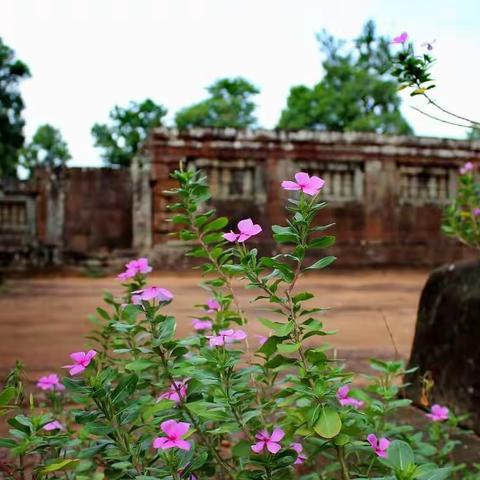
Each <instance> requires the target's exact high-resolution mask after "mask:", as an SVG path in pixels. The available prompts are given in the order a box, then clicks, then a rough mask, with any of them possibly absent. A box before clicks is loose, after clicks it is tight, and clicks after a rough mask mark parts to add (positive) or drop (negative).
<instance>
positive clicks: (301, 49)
mask: <svg viewBox="0 0 480 480" xmlns="http://www.w3.org/2000/svg"><path fill="white" fill-rule="evenodd" d="M369 18H373V19H375V21H376V22H377V25H378V28H379V30H380V32H381V33H382V34H386V35H390V36H393V35H396V34H398V33H400V32H402V31H408V32H409V33H410V35H411V37H412V38H413V39H414V40H415V41H416V42H418V44H420V43H422V42H424V41H429V40H432V39H436V40H437V43H436V48H435V55H436V57H437V59H438V63H437V65H436V67H435V69H434V76H435V78H436V79H437V81H438V88H437V89H436V90H435V96H436V98H437V99H438V100H440V101H441V103H442V104H444V105H445V106H446V107H447V108H451V109H453V110H455V111H456V112H458V113H461V114H464V115H466V116H473V117H475V116H477V117H479V116H480V108H479V107H480V101H479V99H480V93H479V88H478V84H479V78H480V67H479V63H480V61H479V53H478V52H479V49H480V0H423V1H419V0H396V1H394V0H0V36H2V37H3V39H4V41H5V42H6V43H7V44H8V45H9V46H11V47H12V48H13V49H14V50H15V51H16V52H17V55H18V57H19V58H20V59H22V60H23V61H25V62H26V63H27V64H28V65H29V66H30V68H31V71H32V78H31V79H29V80H27V81H25V82H24V83H23V84H22V87H21V89H22V93H23V96H24V99H25V103H26V110H25V118H26V121H27V135H28V136H30V135H31V134H32V133H33V132H34V131H35V129H36V128H37V127H38V125H40V124H42V123H51V124H52V125H54V126H56V127H58V128H60V129H61V131H62V133H63V135H64V137H65V138H66V140H67V142H68V144H69V147H70V150H71V152H72V154H73V157H74V160H73V162H72V164H74V165H99V164H101V160H100V156H99V151H98V150H96V149H94V148H93V142H92V137H91V134H90V128H91V126H92V125H93V124H94V123H95V122H103V121H106V120H107V117H108V112H109V111H110V110H111V108H112V107H113V106H114V105H116V104H119V105H126V104H127V103H128V102H129V101H130V100H136V101H140V100H143V99H145V98H146V97H151V98H153V99H154V100H155V101H157V102H159V103H162V104H163V105H165V106H166V107H167V108H168V110H169V119H172V118H173V114H174V112H175V111H176V110H178V109H179V108H181V107H183V106H186V105H189V104H191V103H193V102H196V101H199V100H201V99H203V98H204V97H205V90H204V89H205V87H206V86H207V85H209V84H211V83H212V82H213V81H215V80H216V79H217V78H219V77H224V76H237V75H241V76H244V77H246V78H247V79H248V80H250V81H252V82H253V83H254V84H256V85H257V86H258V87H259V88H260V89H261V94H260V95H258V96H257V97H256V101H257V103H258V110H257V115H258V118H259V123H260V125H261V126H263V127H267V128H271V127H273V126H274V125H275V124H276V122H277V120H278V117H279V114H280V111H281V110H282V108H283V107H284V105H285V101H286V98H287V95H288V91H289V89H290V87H291V86H292V85H296V84H307V85H312V84H314V83H316V82H317V81H319V79H320V78H321V66H320V62H321V56H320V53H319V51H318V46H317V43H316V40H315V32H318V31H320V30H321V29H322V28H326V29H327V30H328V31H329V32H331V33H332V34H334V35H335V36H339V37H343V38H347V39H348V38H350V39H351V38H353V37H355V36H356V35H357V34H358V33H359V32H360V29H361V27H362V25H363V24H364V22H365V21H366V20H367V19H369ZM409 105H418V100H416V99H410V98H409V97H405V101H404V105H403V110H404V113H405V115H406V116H407V118H408V120H409V121H410V122H411V124H412V125H413V127H414V129H415V132H416V133H417V134H419V135H432V136H446V137H460V138H463V137H464V136H465V131H464V130H462V129H460V128H456V127H449V126H446V125H442V124H440V123H437V122H435V121H433V120H429V119H428V118H425V117H423V116H422V115H420V114H418V113H416V112H414V111H413V110H412V109H411V108H410V107H409Z"/></svg>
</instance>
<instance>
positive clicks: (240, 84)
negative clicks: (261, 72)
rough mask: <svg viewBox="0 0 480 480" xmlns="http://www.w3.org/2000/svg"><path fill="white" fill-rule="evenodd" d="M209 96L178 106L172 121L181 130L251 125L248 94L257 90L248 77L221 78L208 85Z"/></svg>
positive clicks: (252, 106) (251, 94) (253, 118)
mask: <svg viewBox="0 0 480 480" xmlns="http://www.w3.org/2000/svg"><path fill="white" fill-rule="evenodd" d="M207 91H208V93H209V94H210V97H209V98H207V99H206V100H203V101H201V102H199V103H196V104H194V105H191V106H190V107H186V108H184V109H183V110H180V111H179V112H178V113H177V114H176V116H175V123H176V125H177V127H178V128H179V129H181V130H184V129H187V128H194V127H210V128H226V127H232V128H247V127H251V126H254V125H255V124H256V123H257V119H256V118H255V116H254V115H253V112H254V110H255V107H256V105H255V103H254V102H252V100H251V97H252V96H253V95H256V94H258V93H259V92H260V91H259V90H258V88H257V87H255V86H254V85H252V84H251V83H250V82H248V81H247V80H245V79H243V78H240V77H237V78H222V79H220V80H218V81H217V82H215V83H214V84H212V85H210V87H208V88H207Z"/></svg>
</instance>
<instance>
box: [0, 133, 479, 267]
mask: <svg viewBox="0 0 480 480" xmlns="http://www.w3.org/2000/svg"><path fill="white" fill-rule="evenodd" d="M468 160H471V161H476V162H479V161H480V142H468V141H455V140H443V139H431V138H419V137H394V136H381V135H374V134H358V133H357V134H355V133H348V134H339V133H318V132H317V133H315V132H296V133H289V134H287V133H285V132H283V133H282V132H275V131H262V130H260V131H241V132H237V131H235V130H229V129H227V130H216V131H213V130H208V129H206V130H192V131H190V132H184V133H181V132H177V131H175V130H166V129H159V130H155V131H154V132H152V134H151V136H150V139H149V141H148V142H147V144H146V146H145V148H144V150H143V152H142V154H141V155H139V156H138V157H137V158H136V159H135V160H134V162H133V163H132V167H131V169H130V170H129V169H113V168H68V169H63V170H54V171H52V170H50V171H48V170H38V171H37V172H36V173H35V175H34V176H33V178H32V179H31V180H29V181H26V182H22V181H11V180H0V270H1V269H8V270H22V269H28V268H36V267H39V268H42V267H49V266H55V265H56V266H61V265H64V264H74V265H76V264H81V263H82V262H89V261H96V262H97V263H98V262H100V263H101V264H102V265H103V264H105V265H106V264H111V263H112V262H113V263H114V264H116V265H118V264H119V263H121V262H122V261H124V260H126V259H127V258H128V257H131V256H134V255H139V254H145V255H148V256H149V257H150V258H151V259H152V260H154V261H155V263H156V264H157V266H158V267H159V268H165V269H167V268H176V269H178V268H183V267H187V266H188V262H187V258H186V257H185V255H184V254H185V246H184V245H183V244H181V243H180V242H178V241H177V240H175V239H174V238H173V237H172V236H171V235H169V233H171V231H172V225H171V224H170V223H169V222H168V216H169V213H168V212H167V209H166V207H167V204H168V203H169V201H170V199H169V198H167V196H165V194H164V191H165V190H167V189H169V188H171V187H173V186H174V182H173V181H172V180H171V179H170V177H169V176H170V174H171V172H172V171H173V170H174V169H175V168H177V167H178V165H179V162H183V163H184V165H186V167H187V168H193V167H195V168H200V169H202V170H203V171H204V172H205V173H206V174H207V176H208V179H209V183H210V186H211V189H212V193H213V198H214V200H213V202H212V203H213V205H214V206H215V207H216V208H217V209H218V213H219V214H220V215H226V216H227V217H229V218H230V219H231V221H232V226H235V224H236V222H237V221H238V220H240V219H242V218H246V217H252V218H254V219H255V220H256V221H258V222H259V223H261V224H262V226H263V227H264V231H265V234H264V235H262V236H261V237H257V238H255V239H252V243H257V245H258V247H259V248H261V249H263V251H264V252H270V251H271V250H272V247H273V243H272V241H271V237H270V236H269V232H270V227H271V225H274V224H281V223H282V222H283V218H284V203H285V199H286V197H287V194H286V192H284V191H282V189H281V188H280V182H281V181H282V180H284V179H288V178H292V177H293V174H294V173H295V172H296V171H298V170H306V171H308V172H310V173H312V174H316V175H319V176H321V177H323V178H325V180H326V186H325V188H324V190H323V196H324V198H325V199H326V200H328V201H329V206H328V208H326V209H325V210H323V211H322V213H321V221H322V223H331V222H335V223H336V225H335V226H334V227H333V228H332V230H331V232H332V234H335V235H336V236H337V245H336V246H335V247H334V248H332V249H331V251H330V252H329V253H333V254H336V255H337V256H338V257H339V261H338V263H337V265H338V267H342V266H344V267H352V266H353V267H357V266H376V265H378V266H402V267H417V266H434V265H440V264H442V263H445V262H449V261H451V260H458V259H462V258H468V257H469V256H473V252H472V251H470V250H469V249H467V248H464V247H462V246H461V245H460V244H459V243H458V242H456V241H455V240H453V239H448V238H446V237H445V236H444V235H442V234H441V232H440V223H441V212H442V209H443V207H444V206H445V205H446V204H447V203H448V202H449V201H450V200H451V199H452V198H453V196H454V195H455V189H456V181H457V175H458V168H459V166H461V165H462V164H463V163H465V162H466V161H468Z"/></svg>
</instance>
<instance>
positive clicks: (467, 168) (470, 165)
mask: <svg viewBox="0 0 480 480" xmlns="http://www.w3.org/2000/svg"><path fill="white" fill-rule="evenodd" d="M473 168H474V167H473V163H472V162H467V163H466V164H465V165H463V167H461V168H460V174H461V175H465V174H467V173H468V172H471V171H472V170H473Z"/></svg>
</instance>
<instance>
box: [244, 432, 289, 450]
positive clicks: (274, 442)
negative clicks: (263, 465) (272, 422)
mask: <svg viewBox="0 0 480 480" xmlns="http://www.w3.org/2000/svg"><path fill="white" fill-rule="evenodd" d="M284 436H285V432H284V431H283V430H282V429H281V428H275V429H274V430H273V432H272V434H271V435H270V434H269V433H268V431H267V430H261V431H260V432H258V433H257V434H256V435H255V438H256V439H257V440H259V441H258V442H257V443H254V444H253V445H252V446H251V449H252V450H253V451H254V452H255V453H260V452H261V451H262V450H263V449H264V448H265V447H266V448H267V450H268V451H269V452H270V453H277V452H279V451H280V449H281V448H282V446H281V445H280V444H279V443H278V442H279V441H280V440H281V439H282V438H283V437H284Z"/></svg>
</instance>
